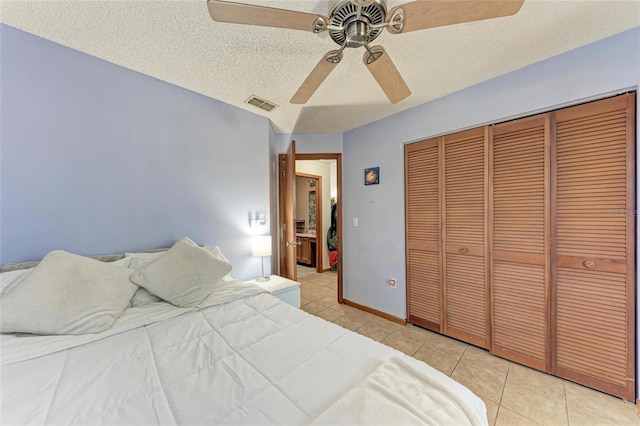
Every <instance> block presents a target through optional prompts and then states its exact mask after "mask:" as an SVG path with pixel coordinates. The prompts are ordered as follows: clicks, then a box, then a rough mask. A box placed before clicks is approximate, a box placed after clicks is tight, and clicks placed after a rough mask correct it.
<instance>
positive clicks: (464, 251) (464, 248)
mask: <svg viewBox="0 0 640 426" xmlns="http://www.w3.org/2000/svg"><path fill="white" fill-rule="evenodd" d="M468 251H469V250H468V249H467V248H466V247H462V248H459V249H458V252H460V253H462V254H467V252H468Z"/></svg>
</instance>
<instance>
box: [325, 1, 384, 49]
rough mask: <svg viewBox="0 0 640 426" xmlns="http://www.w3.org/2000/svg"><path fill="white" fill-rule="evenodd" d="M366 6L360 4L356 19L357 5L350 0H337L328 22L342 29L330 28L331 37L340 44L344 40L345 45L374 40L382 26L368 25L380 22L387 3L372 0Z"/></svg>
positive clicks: (350, 45)
mask: <svg viewBox="0 0 640 426" xmlns="http://www.w3.org/2000/svg"><path fill="white" fill-rule="evenodd" d="M367 3H369V4H368V5H367V6H361V9H362V10H361V12H360V19H358V6H356V5H354V4H353V2H352V1H351V0H341V1H339V2H338V3H337V4H336V5H335V6H334V7H333V9H331V13H330V18H329V22H330V24H331V25H333V26H336V27H342V28H343V30H341V31H339V30H330V31H329V35H330V36H331V39H332V40H333V41H335V42H336V43H337V44H339V45H340V46H342V45H343V44H344V43H345V40H346V46H347V47H361V46H364V45H365V44H367V43H370V42H371V41H373V40H375V39H376V38H377V37H378V36H379V35H380V33H381V32H382V28H377V29H371V28H370V27H369V25H375V24H381V23H383V22H384V20H385V17H386V15H387V5H386V4H385V2H384V0H373V1H370V2H367Z"/></svg>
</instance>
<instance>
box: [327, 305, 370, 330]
mask: <svg viewBox="0 0 640 426" xmlns="http://www.w3.org/2000/svg"><path fill="white" fill-rule="evenodd" d="M327 309H331V308H327ZM333 322H334V324H337V325H339V326H340V327H343V328H346V329H347V330H351V331H355V330H357V329H359V328H360V327H362V326H363V325H364V324H363V323H361V322H358V321H357V320H354V319H352V318H349V317H348V316H347V315H343V316H341V317H340V318H338V319H336V320H334V321H333Z"/></svg>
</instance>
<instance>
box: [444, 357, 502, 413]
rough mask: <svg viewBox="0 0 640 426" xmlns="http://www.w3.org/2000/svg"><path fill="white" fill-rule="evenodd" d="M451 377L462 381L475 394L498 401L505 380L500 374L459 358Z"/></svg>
mask: <svg viewBox="0 0 640 426" xmlns="http://www.w3.org/2000/svg"><path fill="white" fill-rule="evenodd" d="M451 378H453V379H454V380H457V381H458V382H460V383H462V384H463V385H464V386H466V387H468V388H469V389H470V390H471V392H473V393H475V394H477V395H480V396H484V397H486V398H489V399H490V400H491V401H493V402H497V403H499V402H500V399H501V397H502V389H503V388H504V382H505V377H502V376H501V375H497V374H494V373H489V372H487V371H486V370H482V369H479V368H476V367H473V366H471V365H468V364H464V363H463V362H462V360H460V362H459V363H458V365H457V366H456V368H455V370H453V373H452V374H451Z"/></svg>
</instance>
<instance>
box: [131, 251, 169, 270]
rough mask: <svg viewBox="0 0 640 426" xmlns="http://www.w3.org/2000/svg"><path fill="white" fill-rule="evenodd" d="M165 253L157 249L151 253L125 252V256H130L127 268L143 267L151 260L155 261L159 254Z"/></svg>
mask: <svg viewBox="0 0 640 426" xmlns="http://www.w3.org/2000/svg"><path fill="white" fill-rule="evenodd" d="M165 253H166V251H157V252H153V253H126V256H127V257H130V258H131V264H130V265H129V268H131V269H140V268H144V267H145V266H147V265H148V264H150V263H151V262H155V261H156V260H158V258H159V257H160V256H162V255H163V254H165Z"/></svg>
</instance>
